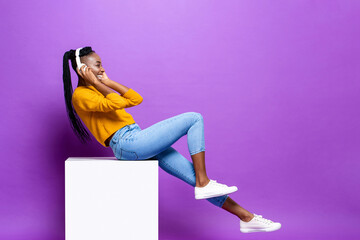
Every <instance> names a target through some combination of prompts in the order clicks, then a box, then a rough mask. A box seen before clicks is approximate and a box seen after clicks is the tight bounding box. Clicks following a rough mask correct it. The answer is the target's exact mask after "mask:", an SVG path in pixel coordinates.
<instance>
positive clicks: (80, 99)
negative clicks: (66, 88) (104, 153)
mask: <svg viewBox="0 0 360 240" xmlns="http://www.w3.org/2000/svg"><path fill="white" fill-rule="evenodd" d="M142 101H143V98H142V97H141V96H140V94H138V93H137V92H135V91H134V90H133V89H131V88H130V89H129V90H128V91H127V92H126V93H124V94H123V95H122V96H121V95H120V94H118V93H115V92H113V93H109V94H107V95H106V97H104V95H103V94H102V93H101V92H99V91H98V90H97V89H96V88H95V87H94V86H92V85H90V86H78V87H77V88H76V89H75V90H74V93H73V95H72V103H73V106H74V109H75V111H76V113H77V114H78V115H79V117H80V118H81V120H82V121H83V122H84V124H85V125H86V127H87V128H88V129H89V130H90V132H91V133H92V134H93V135H94V137H95V138H96V140H97V141H98V142H99V143H101V144H102V145H103V146H104V147H109V146H107V145H105V140H106V139H107V138H108V137H109V136H110V135H111V134H113V133H114V132H116V131H117V130H119V129H120V128H122V127H124V126H126V125H129V124H132V123H135V121H134V119H133V117H132V116H131V114H130V113H127V112H126V111H125V109H124V108H128V107H133V106H136V105H138V104H140V103H141V102H142Z"/></svg>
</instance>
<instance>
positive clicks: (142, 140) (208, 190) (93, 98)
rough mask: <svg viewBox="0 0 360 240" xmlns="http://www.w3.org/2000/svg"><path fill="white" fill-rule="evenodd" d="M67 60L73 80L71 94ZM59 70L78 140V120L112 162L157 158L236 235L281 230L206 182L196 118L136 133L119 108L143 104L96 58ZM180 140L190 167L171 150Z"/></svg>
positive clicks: (76, 57) (72, 54)
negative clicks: (230, 222)
mask: <svg viewBox="0 0 360 240" xmlns="http://www.w3.org/2000/svg"><path fill="white" fill-rule="evenodd" d="M69 59H70V60H71V64H72V67H73V69H74V70H75V71H76V73H77V76H78V77H79V82H78V86H77V88H76V89H75V91H74V92H73V89H72V85H71V79H70V71H69V65H68V60H69ZM63 70H64V73H63V80H64V91H65V103H66V107H67V112H68V115H69V119H70V122H71V124H72V125H71V126H72V127H73V130H74V132H75V133H76V134H77V136H78V137H80V139H81V140H89V139H90V135H89V133H88V132H87V131H86V129H85V127H84V125H82V123H81V121H80V119H81V120H82V122H84V124H85V125H86V126H87V128H88V129H89V130H90V132H91V133H92V134H93V136H94V137H95V138H96V140H97V141H98V142H99V143H101V144H102V145H103V146H104V147H110V148H111V149H112V150H113V153H114V155H115V157H116V158H117V159H119V160H135V161H136V160H147V159H151V158H154V159H157V160H158V161H159V166H160V167H161V168H162V169H163V170H164V171H166V172H167V173H169V174H171V175H173V176H175V177H177V178H179V179H181V180H182V181H184V182H186V183H188V184H189V185H191V186H193V187H194V193H195V199H206V200H208V201H209V202H210V203H212V204H214V205H215V206H217V207H221V208H223V209H225V210H226V211H228V212H230V213H232V214H234V215H236V216H238V217H239V218H240V231H242V232H253V231H275V230H277V229H279V228H280V227H281V224H280V223H276V222H272V221H270V220H268V219H265V218H262V216H261V215H257V214H252V213H250V212H249V211H247V210H245V209H244V208H242V207H241V206H239V205H238V204H237V203H236V202H235V201H234V200H232V199H231V198H230V197H229V196H228V194H230V193H233V192H235V191H237V190H238V189H237V187H236V186H230V187H229V186H227V185H225V184H221V183H218V182H217V181H216V180H212V179H209V178H208V176H207V173H206V169H205V138H204V119H203V116H202V115H201V114H200V113H197V112H186V113H182V114H178V115H176V116H173V117H170V118H168V119H165V120H163V121H160V122H158V123H155V124H153V125H152V126H150V127H148V128H145V129H141V128H140V126H139V125H138V124H137V123H135V120H134V118H133V117H132V115H131V114H129V113H127V112H126V111H125V108H129V107H134V106H136V105H139V104H140V103H141V102H142V101H143V98H142V96H141V95H140V94H139V93H137V92H136V91H135V90H133V89H131V88H128V87H126V86H124V85H122V84H120V83H117V82H115V81H113V80H111V79H110V78H109V77H108V76H107V75H106V73H105V70H104V68H103V66H102V61H101V59H100V56H99V55H98V54H96V53H95V52H94V51H93V50H92V49H91V47H85V48H80V49H79V48H78V49H76V50H70V51H68V52H66V53H65V54H64V69H63ZM113 90H115V91H116V92H115V91H113ZM118 93H120V94H121V95H120V94H118ZM79 117H80V118H79ZM184 135H187V140H188V141H187V142H188V150H189V153H190V156H191V159H192V161H193V163H191V162H190V161H188V160H187V159H186V158H185V157H184V156H183V155H181V154H180V153H179V152H178V151H176V150H175V149H174V148H173V147H171V146H172V145H173V144H174V143H175V142H176V141H178V140H179V139H180V138H181V137H182V136H184Z"/></svg>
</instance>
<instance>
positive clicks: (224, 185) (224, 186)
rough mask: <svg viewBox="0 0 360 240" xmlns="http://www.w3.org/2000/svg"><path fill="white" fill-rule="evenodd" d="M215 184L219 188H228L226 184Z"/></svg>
mask: <svg viewBox="0 0 360 240" xmlns="http://www.w3.org/2000/svg"><path fill="white" fill-rule="evenodd" d="M213 181H214V182H216V180H213ZM216 183H217V184H218V186H219V187H223V188H227V187H228V186H227V185H226V184H222V183H218V182H216Z"/></svg>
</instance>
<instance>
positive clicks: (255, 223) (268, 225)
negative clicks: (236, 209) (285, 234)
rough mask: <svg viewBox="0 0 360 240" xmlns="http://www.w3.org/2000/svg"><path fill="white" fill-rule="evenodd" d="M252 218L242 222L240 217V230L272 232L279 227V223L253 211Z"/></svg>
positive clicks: (245, 231)
mask: <svg viewBox="0 0 360 240" xmlns="http://www.w3.org/2000/svg"><path fill="white" fill-rule="evenodd" d="M253 214H254V217H253V219H251V220H250V221H249V222H244V221H242V220H241V219H240V232H243V233H249V232H272V231H275V230H278V229H280V228H281V223H279V222H273V221H271V220H269V219H266V218H263V217H262V216H261V215H257V214H255V213H253Z"/></svg>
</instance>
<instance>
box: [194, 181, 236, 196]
mask: <svg viewBox="0 0 360 240" xmlns="http://www.w3.org/2000/svg"><path fill="white" fill-rule="evenodd" d="M237 190H238V188H237V187H236V186H231V187H228V186H227V185H225V184H221V183H217V182H216V180H211V179H210V182H209V183H208V184H207V185H206V186H204V187H195V199H205V198H212V197H218V196H223V195H226V194H229V193H233V192H236V191H237Z"/></svg>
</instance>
